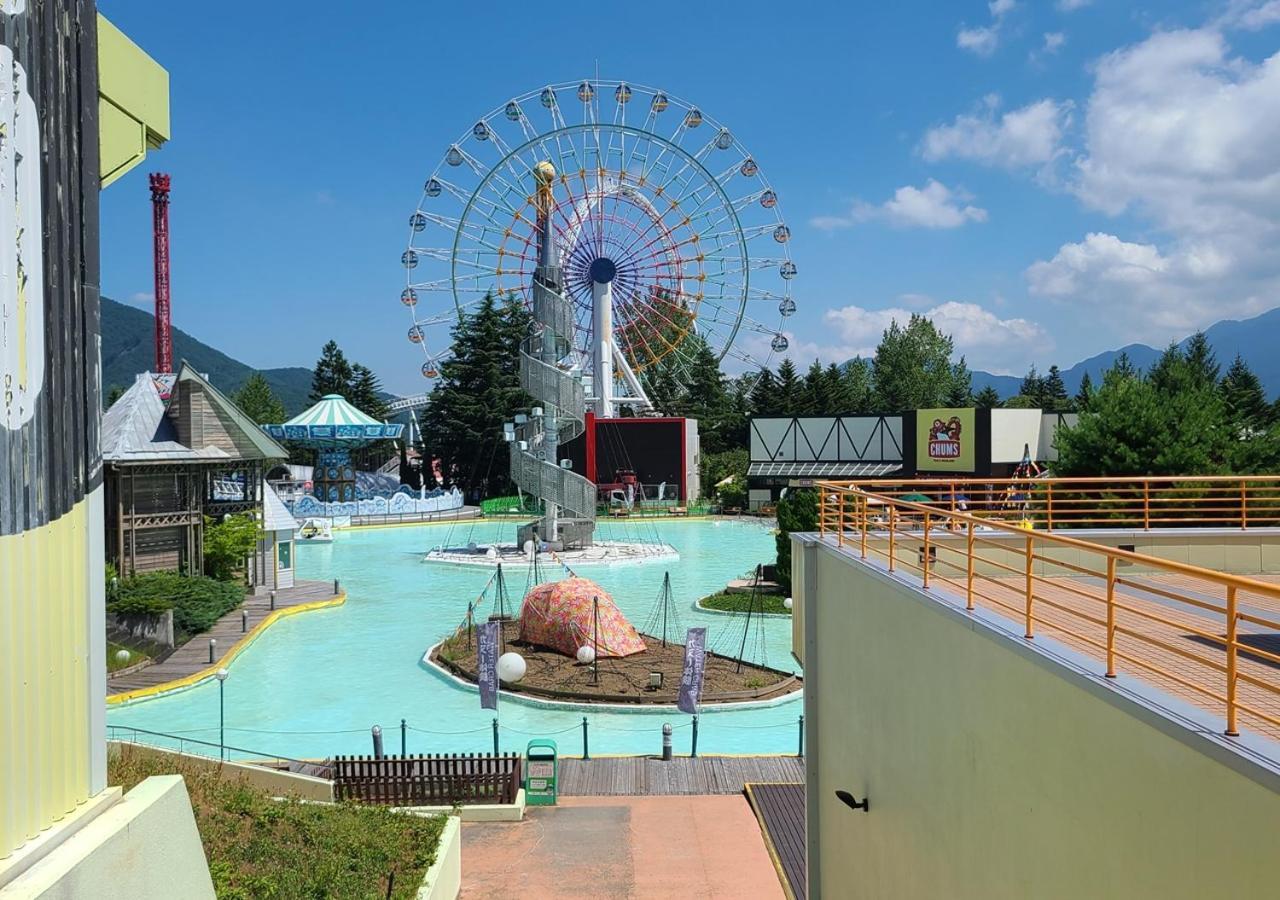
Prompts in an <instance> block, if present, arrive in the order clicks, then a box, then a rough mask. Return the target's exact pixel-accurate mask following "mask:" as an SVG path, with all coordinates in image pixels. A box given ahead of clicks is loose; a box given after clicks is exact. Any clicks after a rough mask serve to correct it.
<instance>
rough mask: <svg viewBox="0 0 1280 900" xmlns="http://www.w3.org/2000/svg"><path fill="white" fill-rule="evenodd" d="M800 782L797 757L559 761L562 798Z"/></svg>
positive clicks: (723, 790) (737, 790)
mask: <svg viewBox="0 0 1280 900" xmlns="http://www.w3.org/2000/svg"><path fill="white" fill-rule="evenodd" d="M779 781H782V782H793V783H803V782H804V760H803V759H802V758H800V757H798V756H699V757H697V758H690V757H687V756H680V757H677V758H675V759H673V760H671V761H669V762H663V761H662V760H661V759H655V758H653V757H651V756H606V757H600V758H598V759H588V760H583V759H561V760H560V772H559V785H558V786H559V789H560V795H561V796H562V797H573V796H588V797H589V796H628V795H649V796H654V795H662V794H668V795H670V794H684V795H688V794H741V793H742V788H743V785H745V784H747V783H748V782H762V783H770V782H779Z"/></svg>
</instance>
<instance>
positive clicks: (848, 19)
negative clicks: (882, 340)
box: [100, 0, 1280, 391]
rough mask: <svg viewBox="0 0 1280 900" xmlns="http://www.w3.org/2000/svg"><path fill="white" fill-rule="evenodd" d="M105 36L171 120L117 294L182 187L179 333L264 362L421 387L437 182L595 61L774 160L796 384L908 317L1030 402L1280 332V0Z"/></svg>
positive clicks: (339, 24)
mask: <svg viewBox="0 0 1280 900" xmlns="http://www.w3.org/2000/svg"><path fill="white" fill-rule="evenodd" d="M100 7H101V9H102V11H103V12H104V13H105V14H106V15H107V16H108V17H109V18H111V19H112V20H113V21H114V22H115V23H116V24H117V25H119V26H120V27H121V28H123V29H124V31H125V32H126V33H128V34H129V35H130V36H131V37H132V38H133V39H134V40H135V41H136V42H137V43H138V44H139V45H140V46H142V47H143V48H144V49H145V50H147V52H149V53H150V54H151V55H152V56H153V57H155V58H156V59H157V60H158V61H159V62H160V63H161V64H162V65H163V66H165V67H166V68H167V69H168V70H169V72H170V76H171V96H172V109H173V117H172V125H173V138H172V140H171V141H170V143H169V144H168V145H167V146H166V147H165V148H164V149H163V150H161V151H160V152H159V153H157V154H155V155H153V156H152V157H151V158H150V159H149V160H148V161H147V164H146V165H145V166H143V167H140V168H139V169H136V170H135V171H133V172H132V173H130V174H129V175H127V176H126V177H124V178H123V179H121V180H120V181H119V182H117V183H116V184H115V185H113V186H112V187H111V188H110V189H109V190H108V191H106V192H105V193H104V195H103V202H102V235H103V291H104V293H106V294H107V295H108V296H111V297H114V298H116V299H119V300H123V301H125V302H133V303H135V304H137V305H141V306H144V307H149V305H150V292H151V288H152V274H151V243H150V209H149V207H150V204H149V197H148V191H147V187H146V173H147V172H148V171H153V170H157V169H163V170H164V171H168V172H170V173H171V174H172V176H173V205H172V212H171V218H172V226H171V227H172V234H173V251H172V256H173V298H174V299H173V303H174V321H175V324H176V325H177V326H178V327H181V328H183V329H185V330H187V331H189V332H191V333H192V334H194V335H195V336H197V337H199V338H201V339H203V340H205V341H207V342H209V343H212V344H214V345H215V346H217V347H219V348H220V349H222V350H224V351H226V352H228V353H230V354H231V355H233V356H235V357H237V358H239V359H242V360H244V361H245V362H247V363H249V364H251V365H255V366H260V367H270V366H281V365H310V364H311V363H312V362H313V361H314V360H315V358H316V356H317V355H318V352H319V348H320V346H321V344H322V343H323V342H324V341H326V340H327V339H329V338H336V339H337V340H338V341H339V343H340V344H341V345H342V346H343V347H344V349H346V350H347V352H348V354H349V355H350V356H352V357H353V358H355V359H357V360H361V361H363V362H365V363H367V364H368V365H370V366H371V367H372V368H374V370H375V371H377V372H378V373H379V374H380V375H381V376H382V378H383V380H384V382H385V383H386V384H387V386H388V387H389V388H391V389H393V390H397V391H415V390H419V389H421V388H422V386H423V381H422V379H421V376H420V375H419V374H418V366H419V364H420V362H421V355H420V354H419V353H418V352H417V348H415V347H413V346H412V345H410V344H409V343H408V342H407V341H406V340H405V337H404V335H405V328H406V325H407V324H408V322H407V319H406V314H405V311H404V309H403V308H402V307H401V306H400V304H399V302H398V299H397V298H398V296H399V291H400V288H401V287H402V286H403V271H402V269H401V268H400V266H399V255H400V253H401V251H402V250H403V247H404V234H405V226H404V223H405V220H406V217H407V216H408V214H409V213H411V212H413V210H414V209H415V207H416V204H417V202H418V200H419V197H420V192H421V185H422V181H423V179H424V178H425V177H426V176H427V175H428V174H430V172H431V171H432V170H433V169H434V167H435V165H436V163H437V162H438V160H439V159H440V157H441V155H442V154H443V153H444V151H445V150H446V149H447V148H448V146H449V144H450V143H451V142H452V141H453V140H454V139H455V138H456V137H457V136H458V135H459V134H460V133H462V132H464V131H465V130H467V129H468V128H469V127H470V126H471V124H472V123H473V122H474V121H475V119H476V117H477V116H479V115H481V114H482V113H484V112H487V111H488V110H490V109H492V108H494V107H495V106H499V105H500V104H502V103H504V102H505V101H506V100H507V99H508V98H510V97H511V96H513V95H516V94H520V93H523V92H525V91H528V90H532V89H535V88H537V87H539V86H541V85H543V84H545V83H549V82H560V81H572V80H578V79H581V78H584V77H590V76H591V74H592V72H593V71H594V69H595V66H596V64H597V63H598V64H599V69H600V75H601V77H603V78H621V79H626V80H629V81H632V82H636V83H642V84H651V85H657V86H660V87H663V88H664V89H666V90H669V91H670V92H671V93H673V94H676V95H679V96H681V97H684V98H686V99H688V100H691V101H694V102H696V103H698V104H699V105H700V106H701V107H702V108H704V109H705V110H706V111H707V112H708V113H710V114H711V115H713V116H715V117H716V118H717V119H719V120H720V121H722V122H724V123H726V124H727V125H730V126H731V127H732V128H733V130H734V133H735V135H736V136H737V137H738V138H739V139H740V140H741V141H742V142H743V143H744V144H745V145H746V146H747V147H749V148H750V150H751V152H752V154H753V156H754V157H755V158H756V159H757V160H758V161H759V162H760V165H761V167H762V168H763V169H764V171H765V172H766V173H767V175H768V177H769V179H770V181H771V182H772V184H773V186H774V187H775V188H776V189H777V191H778V193H779V197H780V205H781V207H782V210H783V213H784V215H785V218H786V220H787V222H788V223H789V225H790V226H791V229H792V240H791V254H792V258H793V259H794V260H795V261H796V263H797V265H798V266H799V269H800V276H799V277H798V278H797V279H796V280H795V282H794V285H793V289H794V296H795V298H796V300H797V303H798V304H799V311H798V313H797V314H796V316H795V317H794V318H792V319H791V320H789V322H788V327H789V329H790V336H791V351H790V352H791V354H792V355H793V356H794V357H795V358H796V360H797V362H799V363H802V364H807V363H808V362H809V361H810V360H811V359H812V358H813V357H814V356H815V355H818V356H821V357H822V358H823V359H824V361H831V360H836V361H841V360H843V359H846V358H848V356H850V355H852V354H854V353H858V352H866V351H867V350H869V349H870V348H871V347H874V345H875V343H876V339H877V338H878V335H879V333H880V331H881V330H882V329H883V328H884V326H885V325H886V324H887V323H888V321H889V320H890V319H892V318H893V317H895V316H896V317H901V316H903V315H906V314H908V313H909V312H911V311H919V312H929V313H931V314H932V315H933V316H934V317H935V320H937V321H938V322H939V324H940V325H942V326H943V327H944V328H946V329H947V330H949V331H951V332H952V333H953V334H954V335H955V337H956V340H957V344H958V345H959V348H960V349H961V351H962V352H964V353H965V354H966V355H967V357H968V360H969V363H970V365H971V366H972V367H974V368H981V369H987V370H991V371H999V372H1016V373H1020V372H1022V371H1024V370H1025V369H1026V367H1027V366H1028V365H1029V364H1031V363H1036V364H1038V365H1039V366H1040V367H1041V368H1042V369H1043V368H1044V367H1046V366H1047V365H1048V364H1049V363H1051V362H1057V363H1059V364H1061V365H1063V366H1064V367H1065V366H1067V365H1070V364H1071V363H1074V362H1076V361H1078V360H1079V359H1081V358H1083V357H1086V356H1088V355H1091V354H1093V353H1095V352H1098V351H1101V350H1104V349H1108V348H1111V347H1114V346H1118V345H1120V344H1123V343H1128V342H1130V341H1135V340H1139V341H1144V342H1146V343H1152V344H1162V343H1164V342H1166V341H1168V340H1169V339H1170V338H1173V337H1181V336H1183V335H1185V334H1186V333H1187V332H1189V331H1190V330H1193V329H1194V328H1196V327H1201V326H1205V325H1208V324H1211V323H1212V322H1214V321H1216V320H1218V319H1220V318H1241V317H1245V316H1248V315H1253V314H1256V313H1258V312H1261V311H1263V310H1265V309H1268V308H1270V307H1272V306H1276V305H1280V261H1278V260H1277V259H1276V256H1277V254H1275V253H1274V247H1275V246H1276V238H1277V237H1278V236H1280V235H1278V232H1280V149H1277V148H1280V56H1277V50H1278V49H1280V0H1221V2H1206V0H1197V2H1185V3H1179V2H1158V3H1157V2H1150V3H1127V2H1121V0H1092V2H1089V0H1057V2H1054V0H1036V2H1033V0H992V2H986V0H977V2H973V0H947V2H923V0H920V2H899V3H894V4H874V5H872V4H860V3H821V4H817V3H814V4H810V3H791V4H779V3H776V2H775V3H768V4H762V3H753V2H739V3H735V4H731V5H730V4H714V5H713V4H709V3H707V4H689V3H687V2H686V3H664V2H654V3H648V4H644V5H642V6H640V5H635V4H629V5H607V4H574V3H567V2H564V3H558V4H552V5H550V6H547V5H543V6H542V7H541V8H540V10H539V11H538V12H537V13H536V14H534V13H531V12H530V11H529V8H528V7H527V6H517V5H515V4H478V3H454V4H438V3H431V4H426V3H421V2H377V3H369V4H365V5H363V8H358V7H353V6H352V5H351V4H337V3H326V2H313V3H300V2H273V3H265V4H259V5H258V6H257V7H256V8H255V11H254V13H253V15H252V17H250V18H248V19H246V18H245V17H243V16H219V15H210V14H208V11H207V9H205V8H203V7H200V6H198V5H195V4H175V3H171V2H170V3H161V2H150V0H100Z"/></svg>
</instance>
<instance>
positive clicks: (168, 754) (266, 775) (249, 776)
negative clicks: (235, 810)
mask: <svg viewBox="0 0 1280 900" xmlns="http://www.w3.org/2000/svg"><path fill="white" fill-rule="evenodd" d="M107 752H108V753H138V754H141V755H143V756H147V757H152V758H158V759H164V760H168V761H170V762H172V763H173V764H174V768H175V770H177V769H179V768H180V767H181V768H187V767H193V768H198V769H205V770H209V771H217V772H219V773H220V774H221V776H222V777H223V778H243V779H245V781H247V782H248V783H249V784H251V785H253V786H254V787H257V788H261V789H262V790H264V791H267V792H268V793H270V794H271V795H272V796H276V797H289V796H293V797H299V798H301V799H304V800H320V801H323V802H326V803H332V802H333V782H332V781H329V780H328V779H325V778H314V777H312V776H310V775H299V774H297V773H295V772H280V771H277V770H275V769H268V768H265V767H263V766H254V765H249V764H247V763H236V762H221V761H219V760H216V759H210V758H209V757H207V756H196V755H194V754H191V753H179V752H178V751H176V750H162V749H160V748H159V747H150V746H147V745H146V744H133V743H130V742H128V741H111V742H109V743H108V745H107Z"/></svg>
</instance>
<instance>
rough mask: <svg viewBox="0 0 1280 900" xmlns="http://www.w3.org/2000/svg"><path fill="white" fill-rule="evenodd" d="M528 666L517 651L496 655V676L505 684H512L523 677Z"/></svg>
mask: <svg viewBox="0 0 1280 900" xmlns="http://www.w3.org/2000/svg"><path fill="white" fill-rule="evenodd" d="M527 669H528V666H527V665H526V664H525V661H524V657H523V656H521V655H520V654H519V653H515V652H512V653H504V654H502V655H501V656H499V657H498V677H499V678H500V679H502V680H503V681H505V682H506V683H507V684H514V683H515V682H517V681H519V680H520V679H521V678H523V677H524V673H525V671H526V670H527Z"/></svg>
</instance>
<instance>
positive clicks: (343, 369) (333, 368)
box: [308, 340, 354, 403]
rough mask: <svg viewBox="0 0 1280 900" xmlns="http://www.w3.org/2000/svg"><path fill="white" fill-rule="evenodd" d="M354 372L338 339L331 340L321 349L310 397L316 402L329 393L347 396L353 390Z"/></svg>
mask: <svg viewBox="0 0 1280 900" xmlns="http://www.w3.org/2000/svg"><path fill="white" fill-rule="evenodd" d="M353 377H354V372H353V371H352V368H351V363H349V362H348V361H347V357H346V356H345V355H344V354H343V352H342V350H341V349H339V347H338V342H337V341H332V340H331V341H329V342H328V343H326V344H325V345H324V347H323V348H322V349H321V350H320V359H319V360H317V361H316V367H315V372H314V373H313V374H312V376H311V395H310V397H309V398H308V399H309V400H310V401H311V402H312V403H315V402H316V401H317V400H319V399H320V398H322V397H324V396H326V395H328V394H341V395H343V396H346V395H347V394H348V393H349V392H350V390H351V381H352V378H353Z"/></svg>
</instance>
